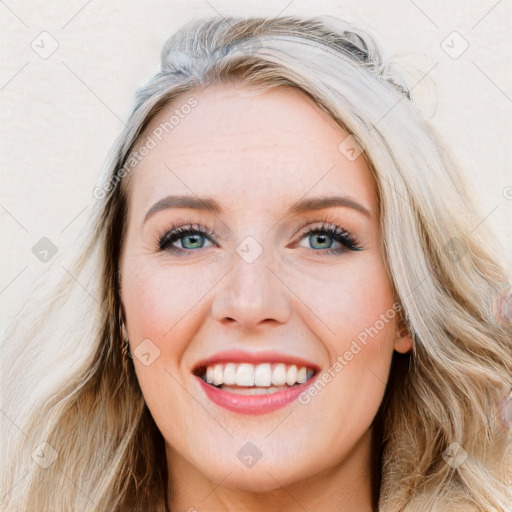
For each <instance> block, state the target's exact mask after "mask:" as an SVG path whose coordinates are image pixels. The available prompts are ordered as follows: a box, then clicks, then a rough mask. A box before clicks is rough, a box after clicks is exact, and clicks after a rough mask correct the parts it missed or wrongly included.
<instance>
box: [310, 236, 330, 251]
mask: <svg viewBox="0 0 512 512" xmlns="http://www.w3.org/2000/svg"><path fill="white" fill-rule="evenodd" d="M310 238H312V239H314V238H317V239H319V240H320V242H319V243H320V245H324V244H325V243H326V241H330V243H329V244H328V245H327V248H329V247H331V245H332V237H331V236H329V235H325V234H312V235H311V237H310ZM321 248H322V249H324V248H325V247H321Z"/></svg>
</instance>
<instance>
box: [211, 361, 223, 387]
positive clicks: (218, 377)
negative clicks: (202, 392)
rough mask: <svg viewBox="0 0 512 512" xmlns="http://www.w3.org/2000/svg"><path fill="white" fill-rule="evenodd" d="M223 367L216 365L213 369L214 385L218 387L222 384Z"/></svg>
mask: <svg viewBox="0 0 512 512" xmlns="http://www.w3.org/2000/svg"><path fill="white" fill-rule="evenodd" d="M222 382H223V381H222V365H221V364H216V365H215V366H214V367H213V383H214V384H215V385H216V386H218V385H220V384H222Z"/></svg>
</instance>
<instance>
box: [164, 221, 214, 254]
mask: <svg viewBox="0 0 512 512" xmlns="http://www.w3.org/2000/svg"><path fill="white" fill-rule="evenodd" d="M211 237H212V234H211V232H209V231H208V230H207V229H206V228H203V227H201V226H197V228H193V227H192V226H184V227H179V228H175V229H172V230H170V231H167V233H165V234H164V235H163V236H162V237H161V238H160V240H159V241H158V244H159V247H160V250H161V251H164V250H168V251H170V252H174V253H179V254H181V253H183V252H185V251H184V250H191V249H192V250H193V249H201V248H202V247H203V246H204V242H205V239H207V240H209V241H213V239H212V238H211ZM178 240H181V248H179V247H176V246H174V245H173V244H174V242H176V241H178Z"/></svg>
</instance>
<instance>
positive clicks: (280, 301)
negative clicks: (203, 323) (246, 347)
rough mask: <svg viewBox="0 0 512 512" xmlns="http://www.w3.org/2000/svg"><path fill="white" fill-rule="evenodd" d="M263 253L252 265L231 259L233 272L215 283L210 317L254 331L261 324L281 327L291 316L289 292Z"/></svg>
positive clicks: (278, 272)
mask: <svg viewBox="0 0 512 512" xmlns="http://www.w3.org/2000/svg"><path fill="white" fill-rule="evenodd" d="M266 253H267V251H264V252H263V253H262V254H261V255H260V256H259V257H258V258H256V259H255V260H254V261H252V262H251V261H250V260H247V261H246V259H244V258H243V257H242V256H243V254H242V256H239V254H234V255H233V268H232V269H231V271H229V272H228V274H227V276H226V277H225V278H224V279H223V280H222V281H221V282H220V283H219V285H218V288H217V293H216V295H215V297H214V300H213V301H212V306H211V313H212V316H213V317H214V318H215V320H217V321H218V322H221V323H222V324H225V325H229V324H233V325H236V326H238V327H239V328H240V329H242V330H254V329H258V327H260V326H262V325H264V324H270V323H275V324H276V325H277V324H283V323H285V322H287V321H288V319H289V318H290V315H291V304H292V302H291V300H290V297H289V295H288V293H289V291H288V289H287V288H286V286H285V285H284V284H283V281H282V277H281V276H280V277H281V278H279V277H278V275H279V274H280V273H282V271H281V272H280V271H279V269H274V268H275V267H276V265H272V267H274V268H271V266H270V263H271V261H270V258H269V257H267V255H266Z"/></svg>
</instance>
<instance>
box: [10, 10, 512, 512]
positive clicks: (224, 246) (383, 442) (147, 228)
mask: <svg viewBox="0 0 512 512" xmlns="http://www.w3.org/2000/svg"><path fill="white" fill-rule="evenodd" d="M94 196H95V198H96V199H98V200H99V201H98V212H97V216H96V218H95V224H94V231H93V234H92V235H90V234H89V240H88V242H89V243H88V245H87V246H86V248H85V249H84V251H83V253H82V257H81V259H80V260H79V261H78V262H77V265H76V267H75V268H74V269H72V270H70V271H69V274H66V279H65V280H63V282H62V283H61V285H60V288H59V291H58V293H56V294H55V298H54V300H53V302H51V303H50V304H49V306H47V308H48V309H47V310H45V312H44V313H43V315H45V317H44V320H45V321H44V322H43V321H42V320H34V321H33V323H32V324H27V323H26V322H25V321H24V320H23V319H22V318H21V319H20V320H19V321H18V323H19V325H18V327H17V328H15V329H13V331H12V335H11V336H10V337H9V339H10V343H11V345H12V346H13V347H14V348H13V349H12V358H11V359H8V361H9V366H8V367H7V371H6V381H7V382H8V383H9V384H10V389H9V392H8V393H5V395H6V398H7V402H6V405H5V406H4V408H3V410H4V411H5V410H7V411H8V412H9V413H10V414H11V415H14V405H13V404H14V403H16V406H17V407H20V410H21V411H29V410H30V411H31V412H32V415H31V416H30V420H29V421H26V422H25V423H23V424H21V423H17V424H18V425H19V427H20V430H22V432H23V433H22V434H21V435H20V440H19V442H18V443H17V444H16V446H15V447H14V448H13V449H12V453H11V457H10V458H9V461H10V470H9V472H8V474H7V473H6V472H5V471H4V474H5V478H4V488H5V489H4V491H3V496H5V497H4V499H3V507H2V508H3V509H4V510H48V511H50V510H91V511H92V510H109V511H111V510H119V511H124V510H151V511H165V510H168V511H177V510H180V511H181V510H199V511H200V510H209V511H215V510H262V509H265V510H269V511H271V510H272V511H273V510H289V511H293V510H322V511H329V510H337V511H342V510H343V511H354V510H357V511H367V510H368V511H372V510H380V511H384V512H387V511H411V512H412V511H413V512H418V511H433V510H435V511H448V510H450V511H452V510H467V511H470V510H471V511H477V510H478V511H483V510H485V511H489V510H510V506H511V505H512V500H511V496H510V487H509V486H510V484H511V475H510V460H511V459H510V446H511V443H510V434H509V431H508V429H507V427H508V426H509V425H508V424H507V422H506V421H503V418H504V417H505V416H504V415H503V414H502V409H500V408H499V407H498V406H497V404H500V403H501V404H503V398H504V397H505V396H506V394H505V393H506V392H507V391H508V390H509V389H510V387H511V385H512V377H511V373H512V372H511V366H512V365H511V358H510V350H511V348H512V341H511V336H510V334H511V330H510V325H509V323H507V322H509V319H508V317H506V315H504V314H503V310H502V308H501V306H500V304H502V303H503V302H504V297H505V298H506V295H504V293H506V289H507V286H508V282H509V281H508V277H507V276H506V271H505V268H504V266H503V265H502V264H501V263H500V262H499V261H498V258H497V257H496V256H495V254H494V253H493V252H492V251H491V249H490V247H492V238H491V236H490V235H489V234H488V233H486V232H485V230H484V228H483V226H481V219H482V218H483V216H482V215H481V214H479V213H477V212H476V211H475V210H476V208H475V202H474V198H473V197H471V196H470V192H469V190H468V188H467V186H466V185H464V177H463V175H462V173H461V171H460V170H459V168H458V165H457V163H456V162H455V161H454V159H453V158H452V156H451V155H450V153H449V151H448V150H447V149H446V148H445V147H444V146H443V145H442V143H441V142H440V140H439V138H438V137H437V135H436V134H435V132H434V130H433V129H432V127H430V126H429V125H428V124H427V123H426V122H425V121H424V120H422V118H421V116H420V114H419V112H418V110H417V108H416V107H415V105H414V103H413V101H412V100H411V97H410V94H409V91H408V90H407V88H406V86H405V84H404V83H403V82H402V80H401V79H400V76H399V75H398V74H397V72H396V71H395V70H393V69H391V68H390V66H388V65H386V64H385V63H383V62H382V60H381V56H380V52H379V49H378V47H377V46H376V44H375V42H374V40H373V39H372V38H371V37H370V36H369V35H368V34H367V33H365V32H363V31H362V30H360V29H358V28H356V27H354V26H352V25H350V24H348V23H345V22H342V21H339V20H334V19H332V18H318V19H299V18H296V17H281V18H274V19H256V18H250V19H235V18H228V19H221V18H214V19H208V20H201V21H198V22H193V23H190V24H188V25H187V26H185V27H184V28H183V29H181V30H180V31H179V32H178V33H177V34H175V35H174V36H172V37H171V38H170V39H169V40H168V41H167V43H166V45H165V47H164V49H163V52H162V69H161V71H160V72H159V73H158V74H157V75H156V76H155V77H154V78H153V79H152V80H151V81H150V82H149V83H148V84H147V86H145V87H144V88H142V89H141V90H140V91H138V94H137V104H136V107H135V109H134V112H133V114H132V116H131V117H130V119H129V121H128V124H127V126H126V129H125V130H124V132H123V133H122V134H121V136H120V139H119V141H118V143H117V145H116V147H115V149H114V153H113V158H112V162H111V163H110V165H109V166H108V168H107V170H106V175H105V178H104V180H103V181H102V183H101V184H100V185H99V186H98V187H97V188H96V189H95V191H94ZM87 265H90V267H87ZM99 268H101V272H100V273H98V277H97V279H96V281H93V283H92V284H91V282H90V281H89V282H88V283H87V284H83V283H84V279H83V278H80V272H84V271H85V270H87V269H88V270H89V272H90V274H91V278H92V276H94V275H95V274H94V270H95V269H99ZM75 281H78V282H80V283H82V286H83V287H84V288H86V290H87V294H83V290H80V291H79V292H80V293H82V297H81V299H80V300H82V301H84V300H85V302H82V303H83V304H84V305H83V307H82V308H81V309H80V311H78V312H77V311H75V310H72V311H67V310H66V307H71V306H70V305H71V304H77V300H78V299H76V298H75V299H73V297H72V295H71V293H72V292H71V289H72V285H73V284H76V282H75ZM76 289H77V288H76V286H75V288H74V290H75V292H76ZM84 298H85V299H84ZM55 312H59V313H61V312H62V313H63V312H66V313H65V314H66V318H67V319H68V323H69V332H67V331H66V330H65V329H63V328H61V330H60V331H58V332H53V333H49V332H48V329H49V326H50V325H52V324H51V320H52V316H51V315H52V314H53V313H55ZM63 314H64V313H63ZM76 318H82V319H83V320H84V323H83V325H82V324H79V323H78V322H77V321H76ZM21 324H23V327H24V330H23V332H22V330H21V327H20V326H21ZM43 340H44V345H43ZM38 350H41V353H43V350H44V354H45V358H46V359H48V357H49V354H53V355H54V356H55V358H54V359H53V363H52V364H53V368H52V372H45V373H44V374H42V375H41V367H40V366H39V367H38V366H37V364H36V363H35V362H34V363H32V361H34V360H35V356H36V355H37V354H38ZM29 362H30V364H29ZM33 368H37V369H38V372H36V371H35V370H33ZM22 371H23V372H30V371H32V372H34V373H33V374H32V375H31V374H30V373H29V374H28V376H27V377H26V379H27V381H31V382H38V384H39V385H38V386H34V385H33V386H32V389H31V391H32V392H33V393H34V392H35V395H34V396H32V397H29V396H28V392H27V391H26V390H27V387H26V386H25V387H23V386H20V385H17V384H16V383H17V382H19V377H17V375H19V373H20V372H22ZM12 383H14V385H13V384H12ZM34 387H35V388H36V390H35V391H34V389H33V388H34ZM37 390H42V391H40V392H39V393H38V392H37ZM49 390H51V391H49ZM500 400H501V402H500ZM9 407H10V408H9ZM16 418H23V416H22V415H21V414H19V415H16ZM500 419H501V420H502V421H500ZM19 421H21V420H19ZM13 445H14V443H13Z"/></svg>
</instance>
